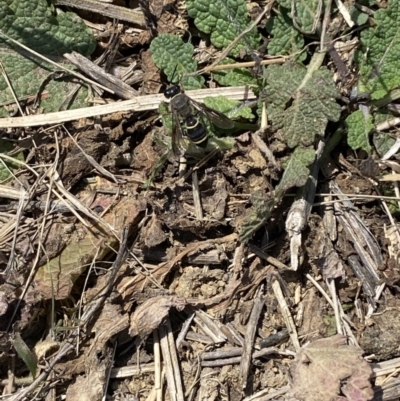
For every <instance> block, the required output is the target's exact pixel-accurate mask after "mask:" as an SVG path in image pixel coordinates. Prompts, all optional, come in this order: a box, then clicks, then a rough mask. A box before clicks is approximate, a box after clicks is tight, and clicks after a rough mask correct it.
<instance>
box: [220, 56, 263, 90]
mask: <svg viewBox="0 0 400 401" xmlns="http://www.w3.org/2000/svg"><path fill="white" fill-rule="evenodd" d="M234 62H235V61H234V60H232V59H229V58H225V59H224V60H222V62H221V63H220V65H221V64H231V63H232V64H233V63H234ZM212 77H213V79H214V80H215V81H216V82H218V83H219V84H220V85H223V86H238V85H256V84H257V79H256V78H255V77H254V76H253V75H252V73H251V71H250V70H249V69H246V68H234V69H232V70H220V71H215V72H213V73H212Z"/></svg>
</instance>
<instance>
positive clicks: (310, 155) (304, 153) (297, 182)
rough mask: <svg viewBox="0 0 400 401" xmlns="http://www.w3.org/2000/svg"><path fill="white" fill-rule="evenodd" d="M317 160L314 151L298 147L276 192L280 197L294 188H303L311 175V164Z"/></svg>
mask: <svg viewBox="0 0 400 401" xmlns="http://www.w3.org/2000/svg"><path fill="white" fill-rule="evenodd" d="M314 159H315V150H314V149H311V148H309V149H305V148H301V147H298V148H296V149H295V151H294V152H293V154H292V156H291V158H290V160H289V163H288V164H287V166H286V168H285V172H284V173H283V176H282V179H281V181H280V183H279V185H278V186H277V187H276V189H275V191H276V194H277V196H278V197H281V196H282V195H283V193H284V192H286V191H287V190H288V189H290V188H293V187H302V186H303V185H304V184H305V183H306V181H307V179H308V176H309V175H310V169H309V166H310V164H311V163H312V162H313V161H314Z"/></svg>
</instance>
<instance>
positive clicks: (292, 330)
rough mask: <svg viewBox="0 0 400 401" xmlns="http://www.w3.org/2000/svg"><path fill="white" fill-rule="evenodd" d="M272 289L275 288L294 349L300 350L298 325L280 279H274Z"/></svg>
mask: <svg viewBox="0 0 400 401" xmlns="http://www.w3.org/2000/svg"><path fill="white" fill-rule="evenodd" d="M272 289H273V291H274V294H275V297H276V299H277V301H278V303H279V306H280V309H281V312H282V315H283V319H284V320H285V323H286V328H287V329H288V332H289V335H290V338H291V340H292V343H293V346H294V349H295V350H296V351H298V350H299V349H300V343H299V338H298V336H297V331H296V326H295V324H294V321H293V318H292V315H291V314H290V311H289V306H288V304H287V303H286V300H285V297H284V296H283V293H282V289H281V287H280V285H279V281H278V280H273V281H272Z"/></svg>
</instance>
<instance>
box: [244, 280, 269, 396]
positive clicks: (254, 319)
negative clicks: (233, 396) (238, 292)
mask: <svg viewBox="0 0 400 401" xmlns="http://www.w3.org/2000/svg"><path fill="white" fill-rule="evenodd" d="M262 295H263V288H262V287H261V288H260V289H259V291H258V294H257V296H256V299H255V301H254V305H253V309H252V310H251V314H250V319H249V321H248V323H247V330H246V334H245V336H244V346H243V354H242V359H241V361H240V377H241V386H242V388H243V389H244V388H246V387H247V378H248V377H249V370H250V365H251V356H252V351H253V344H254V338H255V335H256V330H257V325H258V321H259V319H260V315H261V312H262V309H263V307H264V299H263V297H262Z"/></svg>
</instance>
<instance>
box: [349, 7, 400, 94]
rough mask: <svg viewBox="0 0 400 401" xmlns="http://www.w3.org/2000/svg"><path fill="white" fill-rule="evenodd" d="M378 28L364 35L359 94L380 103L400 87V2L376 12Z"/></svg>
mask: <svg viewBox="0 0 400 401" xmlns="http://www.w3.org/2000/svg"><path fill="white" fill-rule="evenodd" d="M374 20H375V24H376V26H374V27H371V28H369V29H364V30H363V31H362V32H361V49H360V51H359V52H357V53H356V62H357V63H358V65H359V66H360V85H359V92H360V93H361V92H368V93H370V94H371V98H372V99H381V98H383V97H384V96H385V95H386V94H387V93H388V92H390V91H391V90H392V89H394V88H396V87H398V86H399V85H400V74H399V69H398V65H399V58H400V2H399V1H397V0H390V1H389V2H388V7H387V8H381V9H379V10H378V11H376V12H375V15H374Z"/></svg>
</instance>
